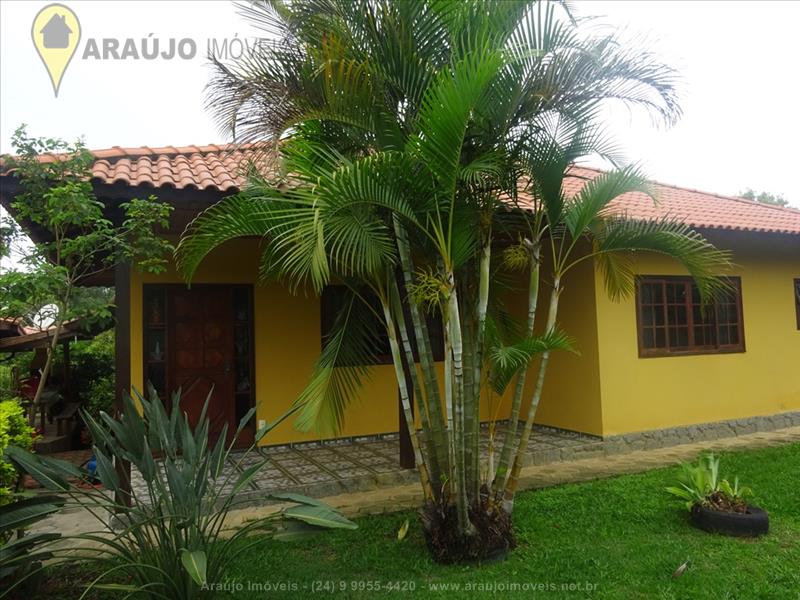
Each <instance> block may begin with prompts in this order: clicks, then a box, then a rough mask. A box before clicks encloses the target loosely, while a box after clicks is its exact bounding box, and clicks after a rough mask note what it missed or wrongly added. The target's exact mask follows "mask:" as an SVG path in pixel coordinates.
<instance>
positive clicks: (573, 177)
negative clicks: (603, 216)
mask: <svg viewBox="0 0 800 600" xmlns="http://www.w3.org/2000/svg"><path fill="white" fill-rule="evenodd" d="M602 173H603V171H601V170H599V169H591V168H588V167H577V166H576V167H573V168H572V169H571V170H570V173H569V177H567V180H566V182H565V188H566V189H565V190H564V192H565V194H566V195H567V196H568V197H569V196H574V195H575V194H577V193H578V192H579V191H580V189H581V188H582V187H583V186H584V185H585V183H586V182H587V181H588V180H590V179H593V178H595V177H597V176H598V175H600V174H602ZM652 184H653V188H654V190H655V196H656V202H653V199H652V198H650V197H649V196H647V195H646V194H641V193H630V194H624V195H622V196H620V197H619V198H617V199H616V200H614V201H613V202H612V203H611V205H610V206H609V209H610V211H611V212H613V213H616V214H624V215H625V216H626V217H629V218H631V219H636V220H651V219H662V218H665V217H667V218H675V219H677V220H679V221H682V222H684V223H686V224H687V225H690V226H692V227H697V228H701V229H730V230H739V231H761V232H770V233H791V234H798V235H800V210H797V209H793V208H785V207H781V206H772V205H770V204H764V203H761V202H755V201H753V200H746V199H744V198H735V197H732V196H722V195H720V194H712V193H709V192H701V191H698V190H693V189H688V188H680V187H677V186H674V185H668V184H665V183H658V182H655V181H654V182H652Z"/></svg>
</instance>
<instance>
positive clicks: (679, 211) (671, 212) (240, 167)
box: [43, 144, 800, 235]
mask: <svg viewBox="0 0 800 600" xmlns="http://www.w3.org/2000/svg"><path fill="white" fill-rule="evenodd" d="M92 154H93V155H94V156H95V157H96V159H97V160H96V161H95V163H94V166H93V168H92V174H93V176H94V179H95V181H98V182H101V183H119V182H122V183H125V184H128V185H134V186H139V185H141V186H147V187H150V186H152V187H170V188H176V189H184V188H185V189H201V190H206V189H214V190H219V191H222V192H233V191H237V190H239V189H241V187H242V185H243V184H244V182H245V177H244V168H245V167H246V166H247V165H248V164H250V163H251V161H252V162H255V163H256V164H257V165H259V168H260V169H261V170H262V172H275V164H274V160H273V157H274V154H272V153H271V152H270V151H269V150H268V147H267V146H265V145H258V144H221V145H214V144H212V145H208V146H181V147H175V146H166V147H163V148H150V147H147V146H142V147H140V148H121V147H119V146H115V147H113V148H109V149H106V150H93V151H92ZM57 159H58V156H57V155H44V157H43V160H57ZM601 173H602V171H600V170H598V169H592V168H588V167H578V166H576V167H573V168H572V169H571V171H570V176H569V177H567V180H566V183H565V187H566V189H565V193H566V195H567V196H573V195H574V194H576V193H577V192H578V191H579V190H580V189H581V187H582V186H583V185H584V184H585V183H586V181H587V180H589V179H592V178H594V177H597V176H598V175H600V174H601ZM653 184H654V187H655V190H656V195H657V199H658V202H657V203H654V202H653V200H652V199H651V198H649V197H648V196H646V195H644V194H638V193H634V194H625V195H624V196H621V197H620V198H619V199H617V200H615V201H614V202H613V203H612V205H611V207H610V210H612V211H614V212H616V213H619V214H624V215H626V216H628V217H630V218H632V219H658V218H663V217H674V218H676V219H679V220H681V221H684V222H685V223H687V224H689V225H691V226H692V227H698V228H707V229H734V230H741V231H761V232H775V233H791V234H798V235H800V210H796V209H791V208H781V207H776V206H769V205H765V204H761V203H758V202H754V201H751V200H745V199H743V198H734V197H731V196H721V195H719V194H712V193H708V192H700V191H697V190H692V189H686V188H679V187H676V186H673V185H667V184H663V183H657V182H654V183H653Z"/></svg>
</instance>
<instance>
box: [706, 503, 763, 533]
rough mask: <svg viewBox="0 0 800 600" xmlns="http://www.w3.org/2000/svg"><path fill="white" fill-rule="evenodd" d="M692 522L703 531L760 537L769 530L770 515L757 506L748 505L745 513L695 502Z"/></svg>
mask: <svg viewBox="0 0 800 600" xmlns="http://www.w3.org/2000/svg"><path fill="white" fill-rule="evenodd" d="M691 523H692V525H694V526H695V527H697V528H698V529H702V530H703V531H709V532H711V533H722V534H724V535H733V536H737V537H758V536H760V535H764V534H765V533H767V532H768V531H769V515H768V514H767V511H765V510H763V509H761V508H759V507H757V506H748V507H747V512H745V513H735V512H723V511H719V510H711V509H710V508H706V507H705V506H702V505H700V504H695V505H694V506H693V507H692V515H691Z"/></svg>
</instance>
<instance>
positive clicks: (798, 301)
mask: <svg viewBox="0 0 800 600" xmlns="http://www.w3.org/2000/svg"><path fill="white" fill-rule="evenodd" d="M792 283H793V284H794V285H793V286H792V291H793V292H794V310H795V313H796V316H797V330H798V331H800V277H798V278H796V279H795V280H794V281H793V282H792Z"/></svg>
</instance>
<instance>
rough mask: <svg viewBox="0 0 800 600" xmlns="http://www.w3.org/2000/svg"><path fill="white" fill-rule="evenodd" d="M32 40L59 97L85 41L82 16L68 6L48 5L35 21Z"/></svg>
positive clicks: (32, 28)
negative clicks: (64, 81) (82, 37)
mask: <svg viewBox="0 0 800 600" xmlns="http://www.w3.org/2000/svg"><path fill="white" fill-rule="evenodd" d="M31 38H32V39H33V46H34V48H36V52H38V54H39V58H41V59H42V62H43V63H44V66H45V68H46V69H47V74H48V75H49V76H50V83H52V85H53V92H55V95H56V97H58V89H59V87H61V80H62V78H63V77H64V72H65V71H66V70H67V65H69V62H70V60H72V56H73V55H74V54H75V51H76V50H77V49H78V43H79V42H80V39H81V25H80V22H79V21H78V17H77V15H76V14H75V13H74V12H73V11H72V9H71V8H69V7H68V6H65V5H63V4H48V5H47V6H45V7H44V8H43V9H42V10H40V11H39V12H38V13H36V16H35V17H34V18H33V26H32V27H31Z"/></svg>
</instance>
